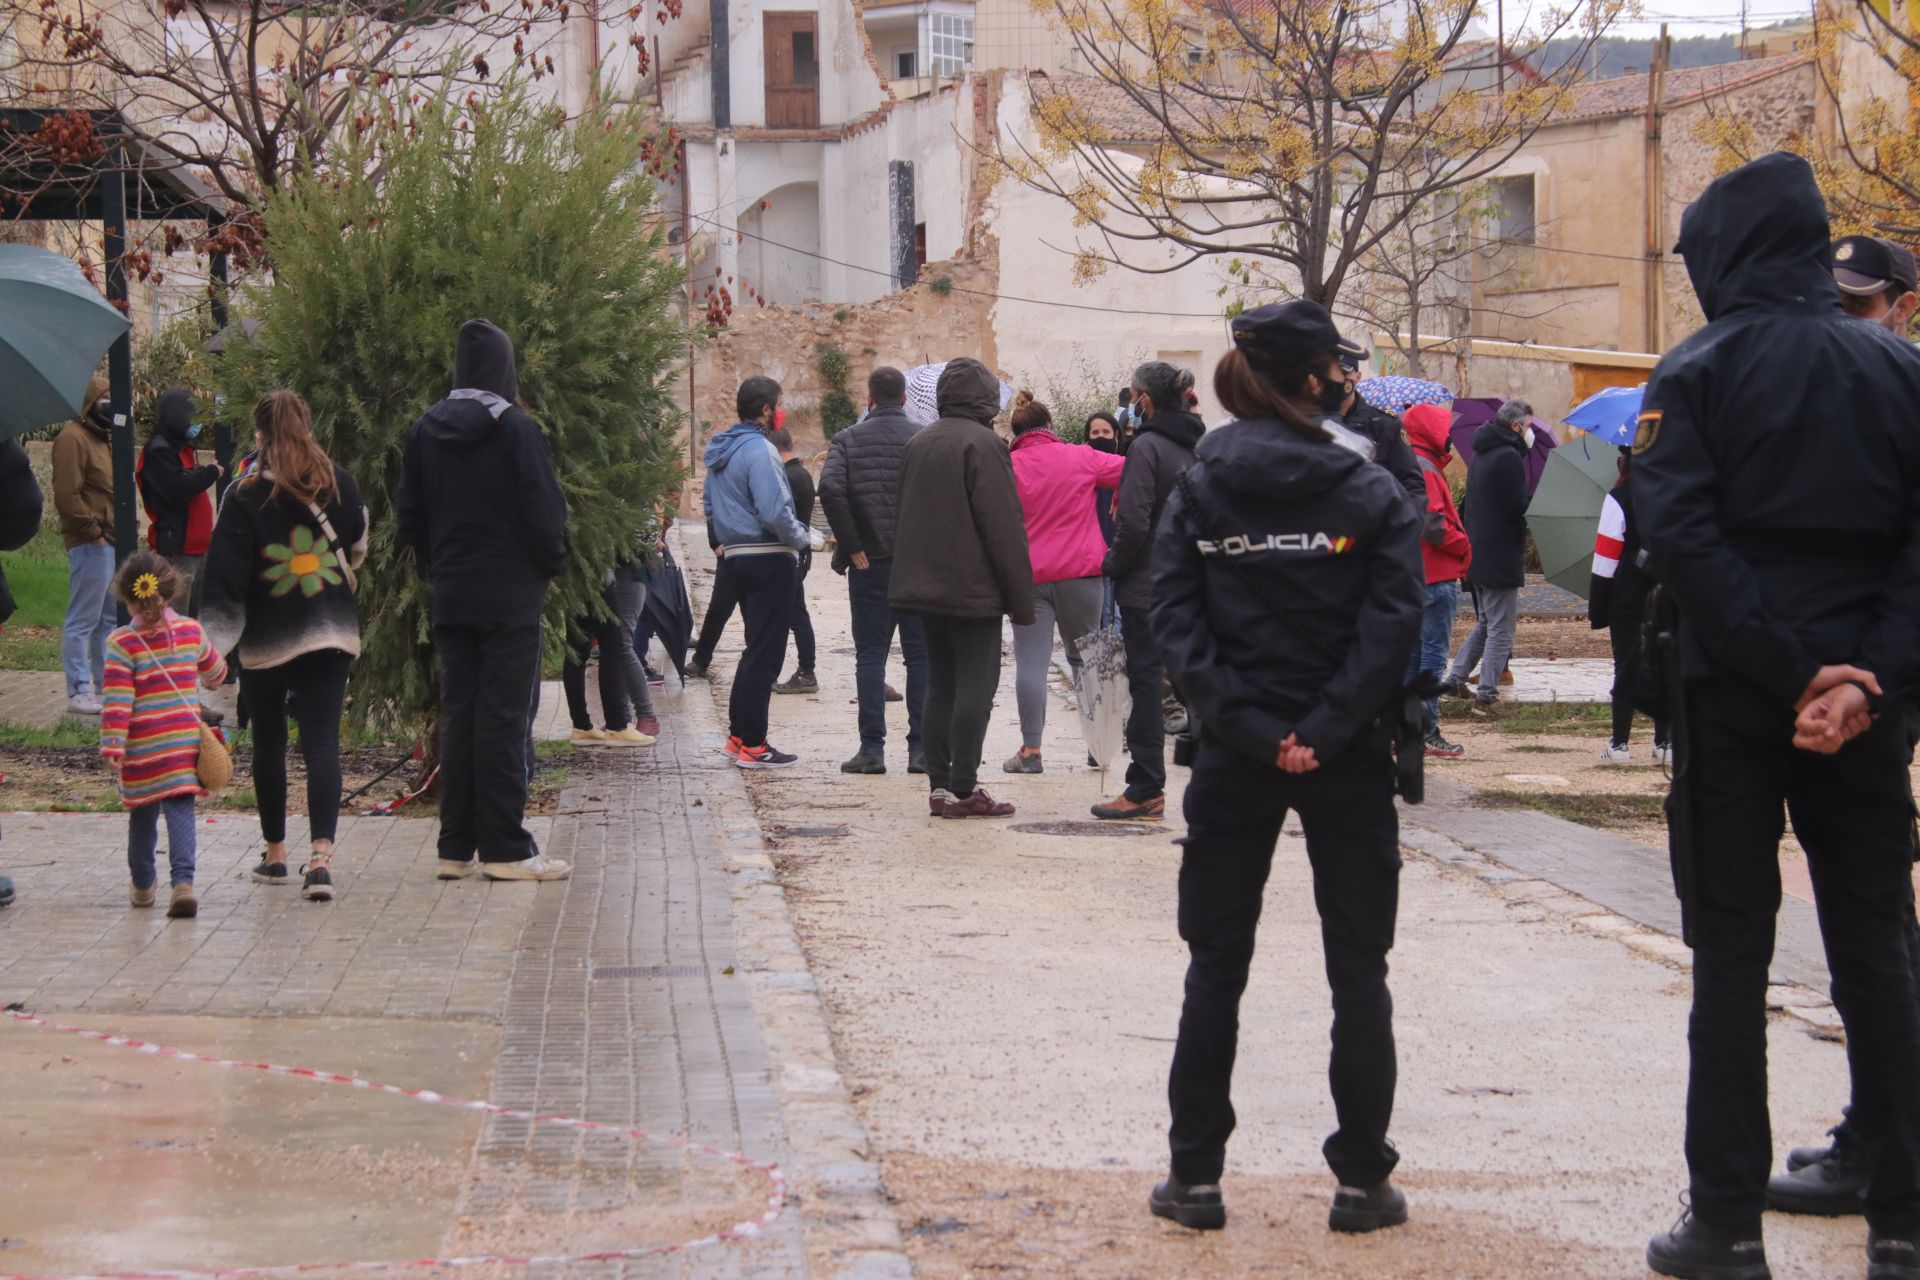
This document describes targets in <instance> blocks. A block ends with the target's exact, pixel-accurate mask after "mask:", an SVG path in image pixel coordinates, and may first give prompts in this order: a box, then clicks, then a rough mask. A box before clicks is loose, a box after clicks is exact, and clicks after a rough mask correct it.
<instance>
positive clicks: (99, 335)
mask: <svg viewBox="0 0 1920 1280" xmlns="http://www.w3.org/2000/svg"><path fill="white" fill-rule="evenodd" d="M128 328H129V325H128V322H127V318H126V317H125V316H123V315H121V314H120V313H119V312H118V311H116V310H114V309H113V306H112V304H110V303H109V302H108V301H107V300H106V299H105V298H102V297H101V296H100V291H99V290H98V289H95V288H94V287H93V286H92V285H91V284H88V283H87V278H86V277H85V276H84V275H81V274H80V268H79V267H77V266H75V265H74V263H73V260H72V259H71V258H66V257H63V256H61V255H60V254H57V253H50V252H48V251H47V250H45V249H36V248H33V247H32V246H31V245H24V244H5V245H0V388H4V390H0V440H6V439H9V438H11V437H13V436H17V435H19V434H20V433H21V432H23V431H31V430H33V429H34V428H35V427H44V426H46V425H47V424H48V423H50V422H59V421H61V420H63V419H66V418H77V417H79V416H80V414H81V413H82V412H84V411H85V409H86V406H85V405H83V404H81V403H80V402H81V401H82V400H84V399H85V398H86V394H87V381H88V380H89V379H90V378H92V377H93V373H94V370H96V369H98V368H99V367H100V358H101V357H102V356H104V355H106V353H107V348H108V347H110V346H112V345H113V344H114V342H115V341H117V340H118V339H119V338H120V337H121V336H122V335H123V334H125V333H126V332H127V329H128Z"/></svg>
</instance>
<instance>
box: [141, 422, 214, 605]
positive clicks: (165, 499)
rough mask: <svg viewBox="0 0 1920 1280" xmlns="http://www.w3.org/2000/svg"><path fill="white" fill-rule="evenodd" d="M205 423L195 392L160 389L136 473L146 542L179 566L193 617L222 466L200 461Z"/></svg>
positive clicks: (182, 590)
mask: <svg viewBox="0 0 1920 1280" xmlns="http://www.w3.org/2000/svg"><path fill="white" fill-rule="evenodd" d="M199 434H200V424H199V423H197V422H195V421H194V420H193V393H192V392H190V391H187V390H184V389H183V388H180V387H173V388H170V389H169V390H166V391H162V392H161V393H160V398H159V400H158V401H157V402H156V403H155V405H154V411H153V438H152V439H150V440H148V441H147V447H146V448H145V449H144V450H142V451H141V453H140V461H139V463H138V464H137V465H136V466H135V467H134V478H135V481H136V483H137V484H138V486H139V489H140V499H141V501H142V502H143V503H144V504H145V505H146V508H147V546H148V548H149V549H150V550H153V551H157V552H159V553H160V554H161V555H163V556H165V557H166V558H167V560H168V562H169V563H171V564H172V565H173V567H174V568H175V569H178V570H179V571H180V579H181V583H180V596H179V602H180V604H181V605H183V606H184V607H185V612H186V615H187V616H188V617H190V618H197V617H199V616H200V569H201V566H202V565H203V564H205V562H206V558H207V545H208V543H209V542H211V541H212V539H213V515H214V510H213V494H212V492H211V490H212V489H213V486H214V484H215V483H216V482H217V481H218V480H219V479H220V468H219V467H218V466H204V467H203V466H201V465H199V458H198V456H197V455H196V453H195V452H194V440H195V438H196V437H198V436H199Z"/></svg>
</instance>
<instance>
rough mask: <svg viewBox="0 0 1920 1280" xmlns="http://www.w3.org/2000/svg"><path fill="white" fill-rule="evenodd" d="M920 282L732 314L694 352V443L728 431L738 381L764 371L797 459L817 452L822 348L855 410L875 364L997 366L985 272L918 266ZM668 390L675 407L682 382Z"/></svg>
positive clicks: (989, 273) (992, 282)
mask: <svg viewBox="0 0 1920 1280" xmlns="http://www.w3.org/2000/svg"><path fill="white" fill-rule="evenodd" d="M942 278H944V279H947V280H949V281H950V282H951V284H952V289H951V290H950V291H949V292H948V293H947V294H945V295H944V296H942V295H940V294H938V293H935V292H934V289H933V284H932V282H933V281H935V280H939V279H942ZM922 280H923V283H921V284H919V285H916V286H915V287H914V288H911V289H907V290H904V291H903V292H900V293H895V294H889V295H888V296H887V297H884V298H882V299H880V300H879V301H877V302H871V303H866V304H864V305H860V306H843V307H836V306H832V305H818V304H816V305H808V306H792V307H741V308H736V310H735V311H734V313H733V321H732V323H731V324H729V325H728V327H727V328H726V330H725V331H723V332H722V333H721V334H720V335H718V336H717V337H716V338H714V339H713V341H711V342H710V343H708V344H707V346H706V347H705V348H704V349H702V350H701V352H700V355H699V359H698V361H697V363H696V365H695V367H694V389H695V412H694V425H695V428H696V430H697V432H698V439H699V441H700V443H701V445H704V443H705V441H706V439H707V438H708V436H709V435H711V434H712V433H713V432H716V431H724V430H726V429H727V427H729V426H730V425H732V423H733V421H734V417H735V415H734V407H733V396H734V392H735V391H736V390H737V389H738V388H739V386H740V383H741V382H742V381H743V380H744V379H746V378H749V377H752V376H753V375H755V374H764V375H766V376H767V377H770V378H773V379H776V380H777V381H778V382H779V383H780V385H781V386H782V387H784V388H785V389H786V407H787V415H788V416H787V426H788V427H789V428H790V429H791V430H792V431H793V432H794V437H795V443H796V445H797V446H798V447H799V449H800V452H801V453H802V455H803V456H811V455H812V454H814V453H816V452H818V451H819V450H821V449H823V448H825V447H826V436H825V435H824V433H823V432H822V431H821V428H820V399H821V397H822V396H823V395H825V394H826V391H827V388H826V386H825V385H824V384H823V382H822V381H821V378H820V373H819V370H818V369H817V368H816V367H815V366H816V363H817V361H818V355H819V348H820V346H821V344H823V343H831V344H833V345H835V346H837V347H839V348H840V349H841V350H842V351H844V352H846V353H847V360H848V362H849V363H850V364H851V366H852V369H851V371H850V372H849V373H848V375H847V393H848V394H849V395H851V396H852V397H853V399H854V403H855V404H858V405H861V406H863V407H864V405H865V404H866V378H867V374H868V373H869V372H870V371H872V370H873V368H874V367H875V366H877V365H883V364H890V365H893V366H895V367H896V368H900V369H906V368H910V367H912V366H913V365H916V364H926V363H929V362H932V361H940V360H947V359H951V358H952V357H954V356H972V357H974V358H975V359H977V360H980V361H983V362H984V363H985V364H986V365H987V366H988V367H989V368H993V369H998V368H999V367H1000V366H999V353H998V351H997V350H996V349H995V344H994V335H993V325H992V307H993V302H992V299H991V298H990V297H984V296H980V295H982V294H991V293H993V292H994V290H995V287H996V284H997V280H996V277H995V273H994V271H993V270H992V268H991V267H989V266H984V265H981V264H977V263H968V262H944V263H928V264H927V268H926V272H925V274H924V275H923V276H922ZM969 290H977V291H978V293H973V292H967V291H969ZM678 390H679V396H680V400H681V402H682V403H683V404H684V403H685V398H686V383H685V380H684V378H682V380H681V382H680V386H679V389H678Z"/></svg>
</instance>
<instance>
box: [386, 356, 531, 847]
mask: <svg viewBox="0 0 1920 1280" xmlns="http://www.w3.org/2000/svg"><path fill="white" fill-rule="evenodd" d="M519 386H520V382H519V374H518V372H517V370H516V368H515V365H514V355H513V342H512V340H511V339H509V338H508V337H507V335H506V334H505V333H503V332H501V330H500V329H499V328H498V327H497V326H495V325H494V324H493V323H491V322H490V321H487V320H469V321H467V322H466V323H465V324H464V325H462V326H460V337H459V339H458V341H457V342H456V344H455V346H454V351H453V390H452V391H451V392H449V393H448V395H447V398H446V399H444V400H442V401H440V402H439V403H438V404H436V405H434V406H433V407H432V408H430V409H428V410H427V411H426V412H425V413H424V414H422V415H421V416H420V419H419V420H418V421H417V422H415V423H414V424H413V426H412V427H410V428H408V430H407V439H406V445H405V452H404V454H403V457H402V462H401V473H400V492H399V496H398V499H397V501H396V503H395V506H396V508H397V515H398V521H399V537H400V544H401V545H402V546H403V547H408V548H411V549H412V551H413V553H414V556H415V558H416V559H417V560H418V561H419V564H420V568H421V571H422V572H424V573H425V574H426V576H427V580H428V582H429V583H430V584H431V585H432V588H433V603H432V617H433V647H434V649H435V651H436V652H437V653H438V654H439V658H440V840H439V845H440V866H439V871H438V875H439V877H440V879H442V880H458V879H460V878H461V877H463V876H468V875H472V874H473V873H474V872H475V871H478V872H480V873H481V874H482V875H484V876H486V878H487V879H489V880H563V879H565V878H566V876H567V873H568V870H569V868H568V865H567V863H565V862H563V861H561V860H560V859H559V858H552V857H549V856H547V855H546V854H544V853H542V852H540V847H539V845H537V844H535V843H534V839H533V836H532V834H531V833H529V832H528V831H527V827H526V811H527V783H528V780H529V778H530V776H531V772H530V766H531V764H532V759H533V748H532V744H531V742H530V738H531V735H530V734H529V733H528V719H529V716H530V714H531V712H530V708H531V707H532V706H533V705H534V702H535V699H536V698H537V697H538V695H539V690H540V650H541V643H540V615H541V612H542V611H543V610H544V608H545V607H546V603H547V587H548V585H549V584H550V583H552V581H553V580H554V579H555V578H557V577H559V576H560V572H561V570H563V569H565V568H566V566H567V501H566V498H565V497H564V496H563V495H562V494H561V492H560V482H559V481H558V480H557V479H556V478H555V476H554V472H553V459H552V458H551V457H550V456H548V454H547V445H546V441H545V440H544V439H543V438H542V437H541V433H540V425H539V424H538V423H537V422H535V421H534V420H533V419H532V418H531V417H529V416H528V415H527V413H526V411H525V410H523V409H521V408H520V406H519V404H518V403H517V401H516V397H517V395H518V393H519Z"/></svg>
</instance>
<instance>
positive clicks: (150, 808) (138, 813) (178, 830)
mask: <svg viewBox="0 0 1920 1280" xmlns="http://www.w3.org/2000/svg"><path fill="white" fill-rule="evenodd" d="M162 809H164V810H166V813H167V860H168V861H169V862H171V863H172V864H173V879H172V881H171V883H173V884H192V883H193V848H194V845H193V840H194V833H193V797H192V796H171V797H169V798H167V799H165V800H161V801H159V802H158V803H156V804H143V805H141V806H140V807H139V808H138V809H129V810H127V869H128V870H129V871H131V872H133V887H134V888H136V889H151V888H153V882H154V880H155V879H157V878H158V877H157V876H156V875H155V872H154V857H153V855H154V846H155V845H156V844H158V843H159V840H160V811H161V810H162Z"/></svg>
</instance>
